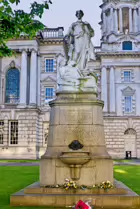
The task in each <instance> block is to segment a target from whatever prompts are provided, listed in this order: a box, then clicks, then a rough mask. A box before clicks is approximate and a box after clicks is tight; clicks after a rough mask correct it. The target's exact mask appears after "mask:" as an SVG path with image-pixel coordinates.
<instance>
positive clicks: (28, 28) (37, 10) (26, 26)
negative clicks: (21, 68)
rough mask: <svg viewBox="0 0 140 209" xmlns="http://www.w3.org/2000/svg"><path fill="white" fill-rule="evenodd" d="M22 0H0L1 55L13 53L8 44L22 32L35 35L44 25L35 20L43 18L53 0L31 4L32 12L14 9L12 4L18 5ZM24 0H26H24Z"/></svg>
mask: <svg viewBox="0 0 140 209" xmlns="http://www.w3.org/2000/svg"><path fill="white" fill-rule="evenodd" d="M20 1H21V0H0V57H3V56H10V55H12V50H11V49H9V48H8V47H7V45H6V42H7V41H8V40H9V39H13V38H18V37H20V35H21V34H24V35H27V36H29V37H31V38H32V37H34V36H35V35H36V33H37V32H38V31H39V30H42V29H43V28H44V25H43V24H42V23H41V22H40V21H37V20H35V18H36V17H39V18H41V17H42V15H43V13H44V10H45V9H49V5H50V4H52V2H51V0H48V1H44V2H43V3H41V4H40V3H37V2H36V1H34V2H33V3H31V4H30V12H29V13H26V12H25V11H24V10H13V9H12V6H11V5H12V4H14V3H16V5H18V4H19V3H20ZM22 1H24V0H22Z"/></svg>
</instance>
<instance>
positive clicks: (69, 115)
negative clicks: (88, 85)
mask: <svg viewBox="0 0 140 209" xmlns="http://www.w3.org/2000/svg"><path fill="white" fill-rule="evenodd" d="M50 106H51V113H50V130H49V137H48V147H47V150H46V153H45V154H44V155H43V156H42V159H41V165H40V184H41V186H46V185H56V184H63V183H64V181H65V179H66V178H68V179H73V180H76V181H77V183H78V184H81V185H82V184H85V185H94V184H100V183H101V182H103V181H110V182H113V162H112V159H111V158H110V156H109V155H108V153H107V149H106V144H105V136H104V126H103V115H102V108H103V102H102V101H99V100H97V98H96V95H95V94H93V93H91V92H89V93H87V92H85V93H84V92H82V93H65V92H63V93H58V94H57V99H56V100H54V101H52V102H50ZM75 141H76V142H75ZM75 143H76V144H75Z"/></svg>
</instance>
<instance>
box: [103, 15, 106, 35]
mask: <svg viewBox="0 0 140 209" xmlns="http://www.w3.org/2000/svg"><path fill="white" fill-rule="evenodd" d="M105 32H106V14H105V12H103V33H105Z"/></svg>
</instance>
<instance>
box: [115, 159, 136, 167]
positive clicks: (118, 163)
mask: <svg viewBox="0 0 140 209" xmlns="http://www.w3.org/2000/svg"><path fill="white" fill-rule="evenodd" d="M114 164H115V165H139V166H140V159H137V160H131V161H130V162H114Z"/></svg>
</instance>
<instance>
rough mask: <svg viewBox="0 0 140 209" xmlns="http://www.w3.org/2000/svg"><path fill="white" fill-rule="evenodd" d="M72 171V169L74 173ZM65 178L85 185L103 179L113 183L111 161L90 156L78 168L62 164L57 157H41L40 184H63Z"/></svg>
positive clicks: (96, 182)
mask: <svg viewBox="0 0 140 209" xmlns="http://www.w3.org/2000/svg"><path fill="white" fill-rule="evenodd" d="M75 154H76V153H75ZM77 158H78V157H77ZM81 160H82V159H81ZM72 171H74V174H73V173H72ZM50 174H51V175H50ZM78 175H79V176H78ZM65 179H69V180H71V179H72V180H74V181H76V183H77V184H79V185H86V186H91V185H95V184H98V185H99V184H100V183H102V182H103V181H110V182H112V183H113V161H112V159H110V158H97V159H96V157H94V159H92V158H91V159H90V161H89V162H88V163H86V164H84V165H83V166H81V167H80V168H79V170H78V168H76V167H73V168H71V167H70V166H69V165H66V164H64V163H63V162H61V160H59V159H58V158H53V159H41V161H40V185H41V186H47V185H57V184H63V183H64V182H65Z"/></svg>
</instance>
